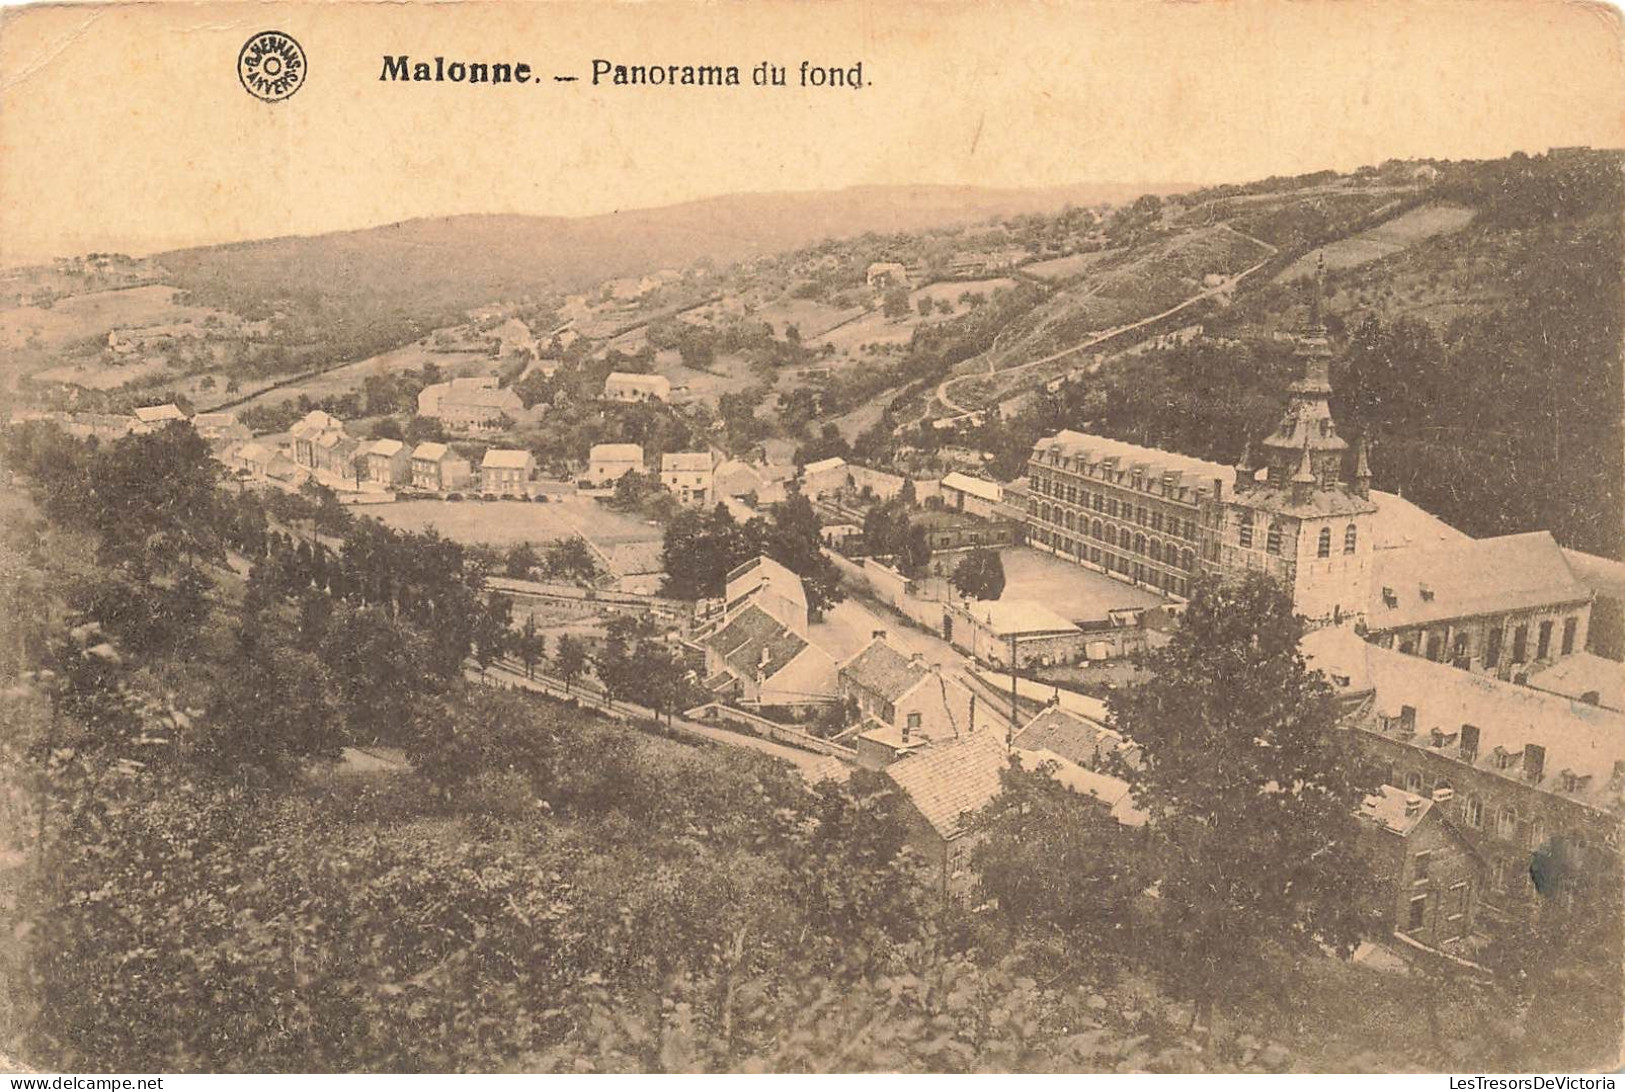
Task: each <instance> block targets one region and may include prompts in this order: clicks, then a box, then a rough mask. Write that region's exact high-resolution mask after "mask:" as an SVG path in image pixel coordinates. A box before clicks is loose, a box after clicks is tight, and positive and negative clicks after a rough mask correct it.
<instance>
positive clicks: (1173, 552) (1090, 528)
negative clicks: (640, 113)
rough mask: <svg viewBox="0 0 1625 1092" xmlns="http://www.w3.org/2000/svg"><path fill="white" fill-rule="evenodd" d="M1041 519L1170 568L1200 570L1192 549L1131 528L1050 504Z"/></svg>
mask: <svg viewBox="0 0 1625 1092" xmlns="http://www.w3.org/2000/svg"><path fill="white" fill-rule="evenodd" d="M1038 518H1039V519H1040V520H1041V521H1043V522H1046V523H1055V524H1057V525H1058V526H1060V527H1064V528H1065V529H1066V530H1068V531H1075V532H1077V533H1079V534H1083V535H1088V536H1089V537H1090V538H1093V539H1099V540H1100V541H1102V542H1104V543H1106V545H1108V546H1116V547H1118V548H1120V549H1123V550H1132V551H1133V552H1135V553H1137V554H1143V555H1145V556H1147V557H1149V558H1150V559H1151V560H1152V561H1155V562H1157V563H1158V564H1161V565H1170V566H1173V567H1176V568H1180V569H1185V570H1187V571H1188V570H1190V569H1194V568H1195V567H1196V554H1195V553H1194V552H1193V551H1192V550H1191V549H1190V548H1189V547H1185V548H1183V549H1181V548H1180V547H1179V546H1178V545H1176V544H1175V543H1172V542H1170V543H1168V544H1166V545H1164V544H1163V543H1161V542H1160V541H1158V540H1157V539H1154V538H1152V539H1148V538H1146V536H1145V535H1143V534H1140V533H1137V532H1134V531H1131V530H1130V529H1129V528H1127V527H1116V526H1114V525H1112V524H1110V523H1102V522H1101V521H1100V520H1098V519H1097V520H1094V521H1090V520H1088V519H1086V518H1083V517H1079V516H1076V515H1075V514H1074V513H1072V512H1068V511H1065V510H1063V509H1061V508H1056V509H1054V510H1053V511H1052V510H1051V509H1050V506H1049V505H1047V504H1042V505H1039V509H1038Z"/></svg>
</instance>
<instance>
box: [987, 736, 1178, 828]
mask: <svg viewBox="0 0 1625 1092" xmlns="http://www.w3.org/2000/svg"><path fill="white" fill-rule="evenodd" d="M1016 750H1019V751H1022V752H1023V756H1022V764H1023V765H1024V766H1025V767H1026V768H1027V769H1030V770H1032V769H1037V768H1038V767H1039V766H1041V765H1042V764H1044V763H1045V762H1053V763H1055V770H1054V771H1053V774H1052V776H1053V777H1054V778H1055V780H1057V781H1059V782H1060V783H1061V784H1063V785H1065V786H1066V787H1067V788H1069V789H1071V790H1072V791H1073V792H1075V793H1081V794H1082V795H1084V796H1088V797H1092V798H1093V799H1095V800H1098V801H1100V802H1101V803H1102V804H1104V805H1105V806H1106V808H1107V809H1108V811H1110V813H1111V817H1112V818H1113V819H1116V820H1117V821H1118V822H1119V823H1122V824H1123V825H1125V826H1131V827H1140V826H1144V825H1145V822H1146V820H1147V819H1148V818H1149V816H1147V815H1146V814H1145V812H1143V811H1141V810H1140V809H1139V808H1137V807H1135V806H1134V791H1133V789H1132V788H1131V787H1130V785H1129V783H1128V782H1127V781H1124V780H1123V779H1122V778H1120V777H1113V776H1112V775H1111V774H1104V773H1100V772H1098V771H1096V770H1090V769H1085V768H1084V767H1082V766H1079V765H1077V764H1076V763H1074V762H1071V761H1068V760H1067V758H1066V756H1064V755H1058V754H1056V753H1055V752H1054V751H1047V750H1044V749H1042V748H1040V749H1037V750H1030V749H1027V748H1022V747H1017V748H1016Z"/></svg>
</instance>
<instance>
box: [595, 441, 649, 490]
mask: <svg viewBox="0 0 1625 1092" xmlns="http://www.w3.org/2000/svg"><path fill="white" fill-rule="evenodd" d="M634 470H636V471H638V472H639V473H642V471H643V448H642V447H641V446H640V445H638V444H594V445H593V448H592V450H591V451H590V452H589V453H588V455H587V481H588V482H590V483H591V484H593V485H609V484H610V483H611V482H617V481H620V480H621V478H623V477H625V476H626V475H627V474H629V473H631V472H632V471H634Z"/></svg>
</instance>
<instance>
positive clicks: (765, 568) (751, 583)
mask: <svg viewBox="0 0 1625 1092" xmlns="http://www.w3.org/2000/svg"><path fill="white" fill-rule="evenodd" d="M723 587H724V594H725V595H726V596H727V598H728V606H729V607H733V606H735V605H737V604H738V603H739V602H740V601H741V600H743V599H745V598H746V597H748V596H750V595H753V594H755V593H756V592H757V591H758V590H759V589H761V588H768V589H770V590H771V591H772V592H773V593H774V594H776V595H780V596H783V597H784V598H785V599H788V600H790V602H792V603H796V604H798V605H800V606H801V607H806V605H807V588H806V585H804V584H803V583H802V582H801V577H799V576H797V575H796V574H795V573H794V572H792V571H791V570H790V569H788V568H786V567H785V566H784V565H781V564H780V563H779V562H777V561H774V560H773V559H772V558H771V557H767V556H766V555H764V554H757V555H756V556H755V557H753V558H751V559H750V560H749V561H746V562H743V563H741V564H739V565H736V566H734V568H733V571H732V572H730V573H729V574H728V575H727V577H726V578H725V580H724V582H723Z"/></svg>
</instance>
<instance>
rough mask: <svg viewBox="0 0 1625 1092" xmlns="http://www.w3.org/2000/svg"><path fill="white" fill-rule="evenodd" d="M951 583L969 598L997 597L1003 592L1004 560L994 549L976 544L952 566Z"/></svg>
mask: <svg viewBox="0 0 1625 1092" xmlns="http://www.w3.org/2000/svg"><path fill="white" fill-rule="evenodd" d="M952 579H953V585H954V587H956V588H958V589H959V592H960V594H961V595H964V596H966V597H968V598H970V599H997V598H998V597H999V596H1001V595H1003V594H1004V562H1002V561H1000V560H999V554H998V551H996V550H989V549H988V548H987V547H985V546H978V547H977V548H976V549H974V550H972V551H971V552H970V553H968V554H966V555H965V556H964V557H962V558H960V560H959V564H958V565H957V566H955V567H954V574H953V577H952Z"/></svg>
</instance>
